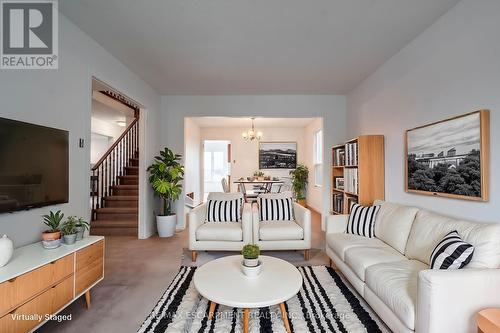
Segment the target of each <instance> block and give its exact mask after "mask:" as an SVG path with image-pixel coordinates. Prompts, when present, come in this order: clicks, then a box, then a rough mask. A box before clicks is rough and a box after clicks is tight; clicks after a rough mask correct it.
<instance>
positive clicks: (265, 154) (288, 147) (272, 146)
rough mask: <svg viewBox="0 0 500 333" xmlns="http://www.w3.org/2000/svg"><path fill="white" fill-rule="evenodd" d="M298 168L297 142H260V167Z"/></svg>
mask: <svg viewBox="0 0 500 333" xmlns="http://www.w3.org/2000/svg"><path fill="white" fill-rule="evenodd" d="M295 168H297V142H259V169H295Z"/></svg>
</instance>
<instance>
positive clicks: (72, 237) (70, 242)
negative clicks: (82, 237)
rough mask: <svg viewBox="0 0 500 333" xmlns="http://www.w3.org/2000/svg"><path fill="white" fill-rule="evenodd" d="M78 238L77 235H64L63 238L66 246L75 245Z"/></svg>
mask: <svg viewBox="0 0 500 333" xmlns="http://www.w3.org/2000/svg"><path fill="white" fill-rule="evenodd" d="M76 236H77V234H76V233H74V234H70V235H64V236H63V238H64V244H66V245H73V244H75V242H76Z"/></svg>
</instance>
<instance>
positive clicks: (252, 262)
mask: <svg viewBox="0 0 500 333" xmlns="http://www.w3.org/2000/svg"><path fill="white" fill-rule="evenodd" d="M243 264H244V265H245V266H247V267H255V266H257V265H258V264H259V258H256V259H243Z"/></svg>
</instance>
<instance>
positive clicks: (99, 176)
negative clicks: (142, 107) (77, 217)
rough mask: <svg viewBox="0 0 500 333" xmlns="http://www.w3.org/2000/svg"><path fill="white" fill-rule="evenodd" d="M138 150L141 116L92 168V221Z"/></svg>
mask: <svg viewBox="0 0 500 333" xmlns="http://www.w3.org/2000/svg"><path fill="white" fill-rule="evenodd" d="M138 151H139V118H135V119H134V120H133V121H132V123H130V125H128V127H127V128H126V129H125V131H124V132H123V133H122V135H120V137H119V138H118V139H117V140H116V141H115V142H114V143H113V144H112V145H111V147H109V149H108V150H107V151H106V153H105V154H104V155H103V156H102V157H101V159H100V160H99V161H98V162H97V163H96V164H95V165H94V166H93V167H92V168H91V176H90V196H91V204H92V221H95V220H96V217H97V209H99V208H101V207H104V198H105V197H107V196H109V195H111V194H112V187H113V186H116V185H118V184H117V183H116V180H117V177H119V176H123V175H124V170H125V167H128V166H130V159H131V158H135V157H136V154H137V152H138Z"/></svg>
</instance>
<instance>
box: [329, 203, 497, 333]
mask: <svg viewBox="0 0 500 333" xmlns="http://www.w3.org/2000/svg"><path fill="white" fill-rule="evenodd" d="M376 204H379V205H381V208H380V211H379V213H378V215H377V219H376V222H375V236H376V238H365V237H362V236H357V235H352V234H347V233H345V230H346V226H347V220H348V216H347V215H337V216H330V217H329V218H328V221H327V226H326V253H327V254H328V256H329V257H330V258H331V260H332V261H333V262H334V263H335V265H336V266H337V267H338V268H339V269H340V270H341V271H342V273H343V274H344V275H345V277H346V278H347V279H348V280H349V281H350V282H351V284H352V285H353V286H354V288H355V289H356V290H357V291H358V292H359V294H360V295H361V296H362V297H363V298H364V299H365V300H366V301H367V303H368V304H369V305H370V306H371V307H372V308H373V310H374V311H375V312H376V313H377V314H378V315H379V317H380V318H381V319H382V320H383V321H384V322H385V323H386V325H387V326H388V327H389V328H390V329H391V330H393V331H394V332H397V333H403V332H418V333H444V332H453V333H462V332H463V333H469V332H476V331H477V328H476V326H475V321H474V316H475V314H476V312H477V311H479V310H481V309H484V308H488V307H500V224H487V223H475V222H470V221H463V220H458V219H454V218H450V217H446V216H442V215H438V214H435V213H431V212H428V211H424V210H419V209H417V208H414V207H408V206H403V205H399V204H394V203H389V202H376ZM453 230H457V231H458V232H459V234H460V235H461V237H462V238H463V239H464V241H466V242H468V243H470V244H472V245H474V247H475V251H474V255H473V257H472V260H471V262H470V263H469V264H468V265H467V266H466V267H464V268H463V269H460V270H436V269H430V268H429V258H430V256H431V252H432V250H433V249H434V247H435V246H436V245H437V244H438V242H439V241H440V240H441V239H442V238H443V237H444V236H445V235H446V234H447V233H449V232H451V231H453Z"/></svg>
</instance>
